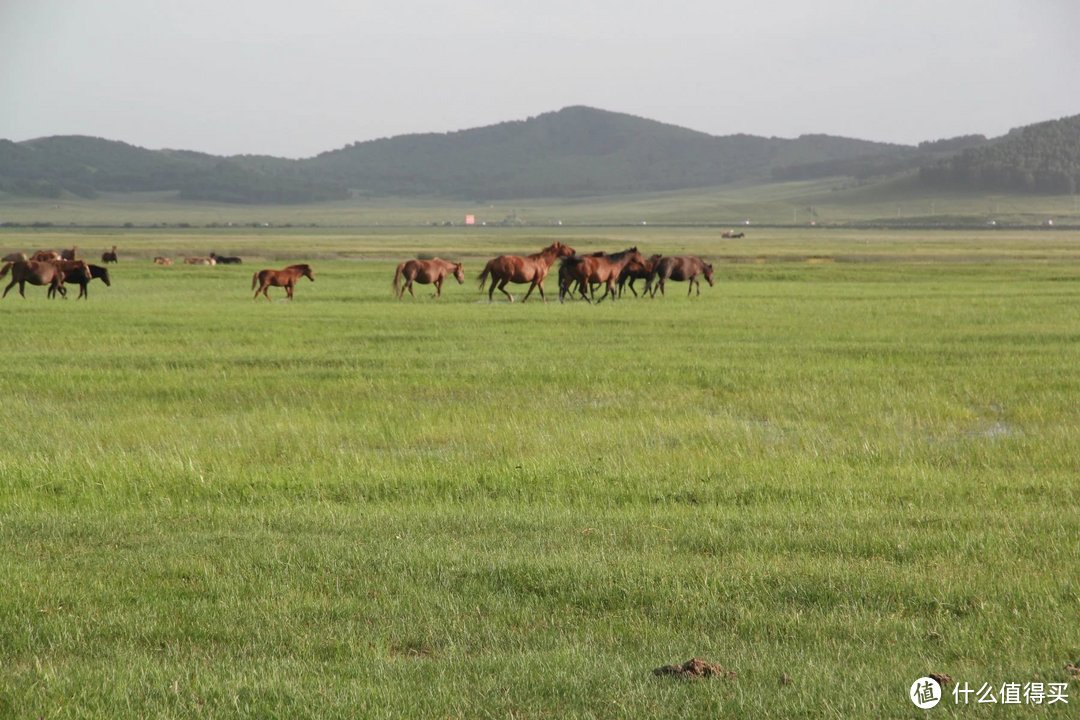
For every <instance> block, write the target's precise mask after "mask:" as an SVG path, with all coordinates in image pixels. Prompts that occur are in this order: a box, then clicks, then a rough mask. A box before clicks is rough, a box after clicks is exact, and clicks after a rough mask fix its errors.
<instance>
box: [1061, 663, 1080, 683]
mask: <svg viewBox="0 0 1080 720" xmlns="http://www.w3.org/2000/svg"><path fill="white" fill-rule="evenodd" d="M1065 671H1066V672H1068V673H1069V674H1070V675H1072V676H1073V679H1074V680H1080V660H1077V661H1076V662H1075V663H1068V664H1067V665H1066V666H1065Z"/></svg>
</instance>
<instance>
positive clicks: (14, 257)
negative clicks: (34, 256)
mask: <svg viewBox="0 0 1080 720" xmlns="http://www.w3.org/2000/svg"><path fill="white" fill-rule="evenodd" d="M27 260H28V258H27V257H26V253H21V252H13V253H8V254H7V255H5V256H4V257H3V258H0V262H6V263H8V262H26V261H27Z"/></svg>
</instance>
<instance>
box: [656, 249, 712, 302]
mask: <svg viewBox="0 0 1080 720" xmlns="http://www.w3.org/2000/svg"><path fill="white" fill-rule="evenodd" d="M698 275H704V276H705V280H707V281H708V283H709V287H712V286H713V269H712V265H710V264H709V263H707V262H705V261H704V260H702V259H701V258H699V257H697V256H695V255H678V256H675V257H664V258H660V260H659V261H658V262H657V263H656V267H655V268H653V272H652V274H651V275H650V276H649V280H648V282H647V283H646V284H645V292H649V290H650V287H651V289H652V295H651V297H656V289H657V287H659V288H660V294H661V295H664V294H665V293H664V283H665V282H666V281H668V280H686V281H688V282H689V284H690V287H689V289H688V290H687V292H686V294H687V295H689V294H690V293H692V292H693V291H694V285H695V284H696V285H697V294H698V295H700V294H701V281H700V280H698V279H697V276H698ZM653 278H659V279H660V281H659V284H658V285H656V286H653Z"/></svg>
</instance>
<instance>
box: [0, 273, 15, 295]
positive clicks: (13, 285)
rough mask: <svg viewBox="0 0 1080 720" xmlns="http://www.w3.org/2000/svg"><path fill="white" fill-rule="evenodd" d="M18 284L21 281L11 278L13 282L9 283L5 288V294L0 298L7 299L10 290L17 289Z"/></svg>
mask: <svg viewBox="0 0 1080 720" xmlns="http://www.w3.org/2000/svg"><path fill="white" fill-rule="evenodd" d="M17 282H19V281H18V280H16V279H15V278H11V282H10V283H8V286H7V287H6V288H4V294H3V295H0V298H6V297H7V294H8V290H10V289H11V288H13V287H15V283H17Z"/></svg>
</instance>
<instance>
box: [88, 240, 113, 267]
mask: <svg viewBox="0 0 1080 720" xmlns="http://www.w3.org/2000/svg"><path fill="white" fill-rule="evenodd" d="M101 262H103V263H114V262H116V246H115V245H113V246H112V250H106V251H105V252H103V253H101ZM91 267H93V265H91Z"/></svg>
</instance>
